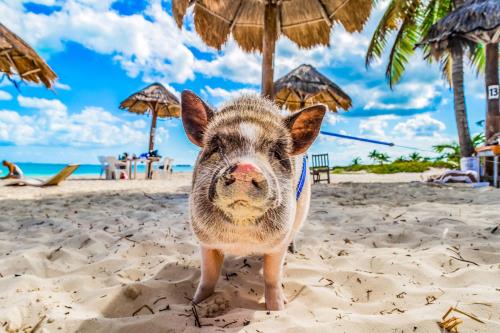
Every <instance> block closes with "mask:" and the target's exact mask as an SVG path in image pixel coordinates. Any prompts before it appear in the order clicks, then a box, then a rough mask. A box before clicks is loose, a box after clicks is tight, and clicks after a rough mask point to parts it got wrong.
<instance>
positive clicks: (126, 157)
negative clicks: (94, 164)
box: [118, 152, 128, 162]
mask: <svg viewBox="0 0 500 333" xmlns="http://www.w3.org/2000/svg"><path fill="white" fill-rule="evenodd" d="M118 159H119V160H120V161H122V162H127V160H128V153H127V152H125V153H123V155H121V156H120V157H119V158H118Z"/></svg>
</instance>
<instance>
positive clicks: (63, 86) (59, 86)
mask: <svg viewBox="0 0 500 333" xmlns="http://www.w3.org/2000/svg"><path fill="white" fill-rule="evenodd" d="M54 88H56V89H60V90H71V87H70V86H69V85H67V84H64V83H61V82H59V81H56V83H54Z"/></svg>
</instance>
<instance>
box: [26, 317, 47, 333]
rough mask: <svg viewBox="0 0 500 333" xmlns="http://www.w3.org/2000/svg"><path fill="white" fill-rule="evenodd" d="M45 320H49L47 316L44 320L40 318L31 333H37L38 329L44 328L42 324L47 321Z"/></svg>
mask: <svg viewBox="0 0 500 333" xmlns="http://www.w3.org/2000/svg"><path fill="white" fill-rule="evenodd" d="M45 318H47V316H46V315H43V316H42V318H40V320H39V321H38V322H37V323H36V324H35V326H33V328H32V329H31V331H30V333H35V332H36V331H38V329H39V328H40V326H42V323H43V321H44V320H45Z"/></svg>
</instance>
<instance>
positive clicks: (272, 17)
mask: <svg viewBox="0 0 500 333" xmlns="http://www.w3.org/2000/svg"><path fill="white" fill-rule="evenodd" d="M372 1H373V0H172V12H173V14H174V17H175V20H176V21H177V24H178V25H179V27H182V23H183V19H184V16H185V15H186V13H187V9H188V7H190V6H193V7H194V8H193V11H194V25H195V29H196V31H197V33H198V34H199V35H200V36H201V38H202V39H203V41H204V42H205V43H206V44H207V45H208V46H211V47H214V48H216V49H221V47H222V46H223V45H224V43H226V41H227V40H228V38H229V35H232V36H233V38H234V40H235V41H236V43H237V44H238V45H239V46H240V47H241V48H242V49H243V50H244V51H246V52H253V51H258V52H262V94H263V95H264V96H267V97H272V96H273V74H274V68H273V65H274V53H275V46H276V41H277V39H278V38H279V37H280V35H284V36H286V37H287V38H288V39H290V40H291V41H292V42H294V43H295V44H297V45H298V46H299V47H301V48H311V47H314V46H317V45H329V41H330V32H331V30H332V27H333V26H334V25H335V24H336V23H340V24H341V25H342V26H343V27H344V28H345V30H346V31H348V32H359V31H361V30H362V28H363V26H364V24H365V22H366V21H367V19H368V17H369V16H370V12H371V8H372Z"/></svg>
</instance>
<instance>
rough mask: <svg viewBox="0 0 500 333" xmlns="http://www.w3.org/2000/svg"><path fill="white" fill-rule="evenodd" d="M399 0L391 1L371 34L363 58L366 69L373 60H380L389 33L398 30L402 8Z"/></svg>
mask: <svg viewBox="0 0 500 333" xmlns="http://www.w3.org/2000/svg"><path fill="white" fill-rule="evenodd" d="M400 2H401V1H399V0H391V2H390V3H389V6H387V9H386V10H385V12H384V15H383V16H382V18H381V19H380V21H379V23H378V25H377V28H376V29H375V31H374V32H373V36H372V39H371V40H370V44H369V45H368V50H367V51H366V56H365V65H366V67H368V66H370V64H371V63H372V62H373V60H374V59H375V58H380V57H381V56H382V52H384V49H385V48H386V46H387V40H388V38H389V36H390V35H391V33H392V32H393V31H395V30H396V29H397V28H398V22H399V20H400V17H401V14H402V13H401V10H402V6H401V5H400Z"/></svg>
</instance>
